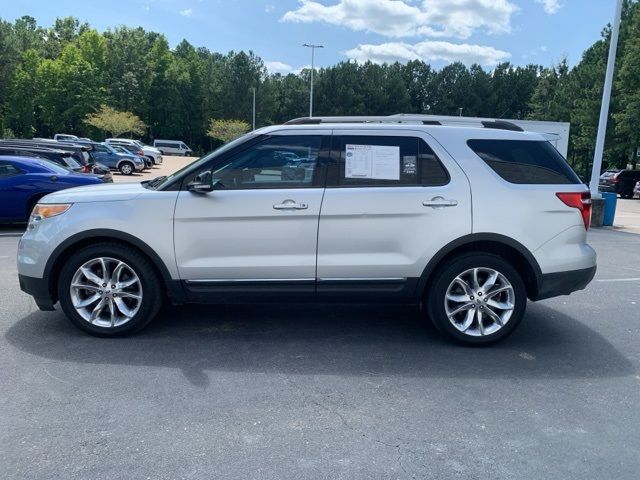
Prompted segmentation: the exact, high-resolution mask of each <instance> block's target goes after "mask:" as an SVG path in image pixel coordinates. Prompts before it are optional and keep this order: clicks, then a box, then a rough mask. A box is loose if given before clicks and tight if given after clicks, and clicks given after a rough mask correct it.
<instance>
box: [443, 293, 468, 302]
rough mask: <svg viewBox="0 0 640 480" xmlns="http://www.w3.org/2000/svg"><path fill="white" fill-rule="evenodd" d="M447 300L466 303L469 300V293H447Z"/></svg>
mask: <svg viewBox="0 0 640 480" xmlns="http://www.w3.org/2000/svg"><path fill="white" fill-rule="evenodd" d="M447 300H450V301H452V302H457V303H467V302H470V301H471V298H470V297H469V295H467V294H464V295H454V294H453V293H447Z"/></svg>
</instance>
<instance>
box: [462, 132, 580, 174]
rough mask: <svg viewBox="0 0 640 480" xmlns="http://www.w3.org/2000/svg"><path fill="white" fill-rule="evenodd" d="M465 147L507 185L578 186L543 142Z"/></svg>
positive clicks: (471, 142) (557, 154)
mask: <svg viewBox="0 0 640 480" xmlns="http://www.w3.org/2000/svg"><path fill="white" fill-rule="evenodd" d="M467 145H468V146H469V148H471V150H473V151H474V152H475V153H476V155H478V156H479V157H480V158H481V159H482V160H484V162H485V163H486V164H487V165H488V166H489V167H491V169H492V170H493V171H494V172H496V173H497V174H498V175H500V177H502V178H503V179H504V180H506V181H507V182H509V183H516V184H529V185H530V184H534V185H558V184H579V183H582V182H581V181H580V178H578V176H577V175H576V173H575V172H574V171H573V170H572V169H571V167H570V166H569V164H568V163H567V161H566V160H565V159H564V158H563V156H562V155H561V154H560V152H558V151H557V150H556V149H555V147H554V146H553V145H551V144H550V143H549V142H547V141H546V140H469V141H468V142H467Z"/></svg>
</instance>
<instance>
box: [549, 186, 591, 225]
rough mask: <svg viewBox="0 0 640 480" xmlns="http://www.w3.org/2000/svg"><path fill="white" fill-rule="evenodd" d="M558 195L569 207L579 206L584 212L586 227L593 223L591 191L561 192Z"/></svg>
mask: <svg viewBox="0 0 640 480" xmlns="http://www.w3.org/2000/svg"><path fill="white" fill-rule="evenodd" d="M556 196H557V197H558V198H559V199H560V200H562V202H563V203H564V204H565V205H567V206H568V207H572V208H577V209H578V210H580V213H581V214H582V221H583V222H584V228H585V229H586V230H589V226H590V225H591V192H559V193H556Z"/></svg>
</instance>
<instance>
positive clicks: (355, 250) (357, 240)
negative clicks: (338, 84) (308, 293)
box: [317, 129, 471, 301]
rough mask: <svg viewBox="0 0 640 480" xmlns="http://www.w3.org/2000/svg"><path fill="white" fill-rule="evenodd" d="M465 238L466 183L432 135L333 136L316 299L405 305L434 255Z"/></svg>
mask: <svg viewBox="0 0 640 480" xmlns="http://www.w3.org/2000/svg"><path fill="white" fill-rule="evenodd" d="M469 233H471V195H470V188H469V183H468V180H467V178H466V176H465V175H464V173H463V172H462V170H461V169H460V167H459V166H458V165H457V164H456V163H455V162H454V161H453V159H452V158H451V157H449V155H448V154H447V153H446V152H445V151H444V149H442V147H440V145H439V144H437V143H436V142H435V141H434V140H433V138H432V137H430V136H429V135H428V134H426V133H424V132H421V131H410V130H378V129H375V130H370V131H365V130H334V138H333V142H332V153H331V165H330V167H329V173H328V179H327V189H326V192H325V197H324V201H323V205H322V212H321V216H320V226H319V232H318V268H317V278H318V285H317V292H318V296H319V297H320V298H322V297H344V298H352V297H353V296H354V295H358V296H360V295H364V296H369V297H370V300H374V301H375V300H376V299H381V300H385V301H388V300H389V299H392V298H397V299H398V300H401V301H405V300H406V299H407V298H410V297H411V296H412V295H413V293H414V292H415V287H416V285H417V282H418V279H419V277H420V276H421V274H422V272H423V270H424V268H425V266H426V264H427V263H428V261H429V260H430V259H431V258H432V256H433V255H434V254H435V253H436V252H437V251H438V250H440V249H441V248H442V247H443V246H445V245H446V244H447V243H449V242H451V241H453V240H455V239H456V238H458V237H461V236H463V235H466V234H469Z"/></svg>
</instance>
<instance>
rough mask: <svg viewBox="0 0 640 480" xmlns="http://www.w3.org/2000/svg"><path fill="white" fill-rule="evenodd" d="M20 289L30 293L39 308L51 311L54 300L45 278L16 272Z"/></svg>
mask: <svg viewBox="0 0 640 480" xmlns="http://www.w3.org/2000/svg"><path fill="white" fill-rule="evenodd" d="M18 281H19V282H20V290H22V291H23V292H25V293H27V294H29V295H31V296H32V297H33V299H34V300H35V302H36V305H37V306H38V308H39V309H40V310H43V311H52V310H55V308H53V305H54V302H53V300H52V298H51V295H50V293H49V282H48V281H47V279H46V278H35V277H28V276H26V275H21V274H18Z"/></svg>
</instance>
